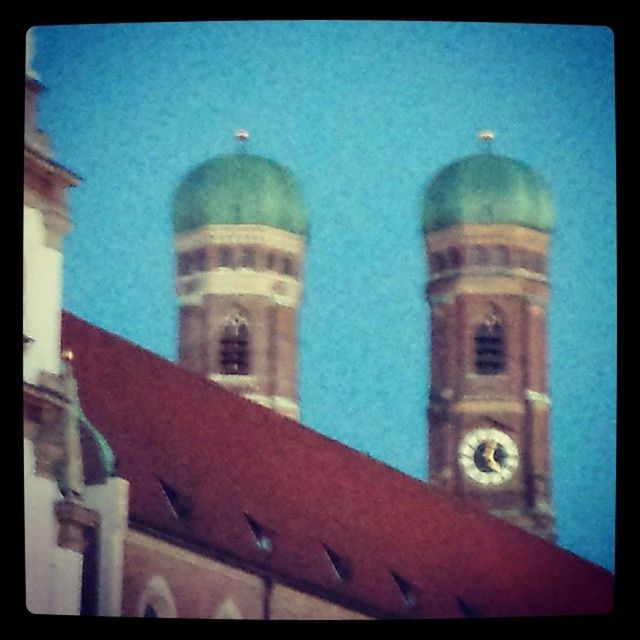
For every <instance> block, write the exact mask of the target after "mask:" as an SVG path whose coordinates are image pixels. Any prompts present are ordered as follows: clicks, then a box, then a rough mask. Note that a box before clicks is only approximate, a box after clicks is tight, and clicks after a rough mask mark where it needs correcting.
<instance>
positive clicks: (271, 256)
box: [267, 252, 276, 271]
mask: <svg viewBox="0 0 640 640" xmlns="http://www.w3.org/2000/svg"><path fill="white" fill-rule="evenodd" d="M275 267H276V254H275V253H273V252H271V253H268V254H267V270H268V271H273V270H274V269H275Z"/></svg>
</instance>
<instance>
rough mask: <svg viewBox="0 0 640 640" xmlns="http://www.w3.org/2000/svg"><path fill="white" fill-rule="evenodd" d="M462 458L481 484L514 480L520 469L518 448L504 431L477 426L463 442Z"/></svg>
mask: <svg viewBox="0 0 640 640" xmlns="http://www.w3.org/2000/svg"><path fill="white" fill-rule="evenodd" d="M458 460H459V461H460V465H461V466H462V468H463V469H464V471H465V473H466V474H467V475H468V476H469V478H471V479H472V480H474V481H475V482H477V483H478V484H483V485H498V484H502V483H503V482H507V481H508V480H510V479H511V478H512V476H513V474H514V472H515V470H516V469H517V468H518V463H519V455H518V447H517V446H516V443H515V442H514V441H513V440H512V439H511V438H510V437H509V436H508V435H507V434H506V433H505V432H504V431H499V430H498V429H474V430H473V431H470V432H469V433H468V434H467V435H466V436H465V437H464V439H463V440H462V442H461V443H460V448H459V449H458Z"/></svg>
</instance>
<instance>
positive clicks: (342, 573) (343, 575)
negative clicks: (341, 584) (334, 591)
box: [322, 544, 353, 581]
mask: <svg viewBox="0 0 640 640" xmlns="http://www.w3.org/2000/svg"><path fill="white" fill-rule="evenodd" d="M322 546H323V547H324V550H325V551H326V553H327V556H328V557H329V560H331V565H332V566H333V569H334V571H335V572H336V574H337V576H338V578H340V580H342V581H347V580H350V579H351V575H352V573H353V572H352V569H351V562H349V560H348V559H347V558H345V557H344V556H341V555H340V554H339V553H336V552H335V551H334V550H333V549H332V548H331V547H328V546H327V545H326V544H323V545H322Z"/></svg>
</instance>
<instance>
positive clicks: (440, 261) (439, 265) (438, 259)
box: [433, 253, 447, 273]
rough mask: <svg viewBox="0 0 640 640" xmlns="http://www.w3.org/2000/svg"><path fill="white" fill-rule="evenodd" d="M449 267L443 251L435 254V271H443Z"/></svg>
mask: <svg viewBox="0 0 640 640" xmlns="http://www.w3.org/2000/svg"><path fill="white" fill-rule="evenodd" d="M446 268H447V260H446V258H445V257H444V256H443V255H442V254H441V253H434V254H433V271H434V272H435V273H441V272H442V271H444V270H445V269H446Z"/></svg>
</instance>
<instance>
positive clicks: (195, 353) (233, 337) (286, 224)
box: [173, 132, 307, 418]
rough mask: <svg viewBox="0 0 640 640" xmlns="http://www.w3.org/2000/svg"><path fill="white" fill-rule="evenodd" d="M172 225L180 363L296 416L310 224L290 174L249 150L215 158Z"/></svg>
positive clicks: (190, 184)
mask: <svg viewBox="0 0 640 640" xmlns="http://www.w3.org/2000/svg"><path fill="white" fill-rule="evenodd" d="M237 137H238V138H239V139H240V140H241V141H244V140H245V139H246V134H245V133H244V132H241V133H240V134H239V135H238V136H237ZM173 223H174V233H175V243H176V252H177V276H176V278H177V282H176V288H177V294H178V299H179V305H180V328H179V361H180V363H181V364H182V365H183V366H185V367H186V368H188V369H190V370H192V371H195V372H197V373H199V374H201V375H203V376H205V377H206V378H208V379H210V380H214V381H215V382H218V383H220V384H222V385H224V386H225V387H227V388H228V389H230V390H232V391H234V392H236V393H239V394H241V395H243V396H245V397H246V398H248V399H250V400H253V401H255V402H258V403H260V404H262V405H265V406H268V407H271V408H272V409H274V410H276V411H278V412H279V413H282V414H284V415H288V416H290V417H293V418H298V417H299V413H300V412H299V404H298V385H297V368H298V365H297V361H298V360H297V359H298V340H297V326H298V321H297V317H298V308H299V305H300V301H301V294H302V270H303V259H304V250H305V235H306V230H307V218H306V212H305V209H304V205H303V202H302V198H301V195H300V191H299V189H298V186H297V184H296V181H295V179H294V178H293V176H292V174H291V173H290V172H289V171H288V170H287V169H285V168H284V167H282V166H281V165H279V164H277V163H275V162H273V161H272V160H268V159H266V158H263V157H260V156H257V155H253V154H249V153H247V152H245V151H244V150H240V151H239V152H238V153H234V154H228V155H224V156H219V157H216V158H213V159H212V160H209V161H207V162H205V163H204V164H202V165H200V166H199V167H196V168H195V169H194V170H193V171H191V172H190V173H189V174H188V175H187V176H186V178H185V179H184V180H183V181H182V183H181V184H180V186H179V188H178V190H177V192H176V197H175V202H174V216H173Z"/></svg>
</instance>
